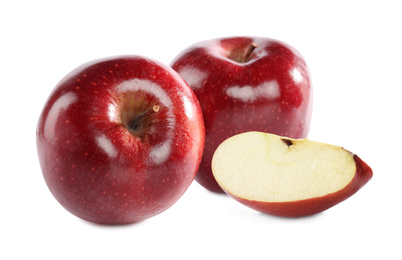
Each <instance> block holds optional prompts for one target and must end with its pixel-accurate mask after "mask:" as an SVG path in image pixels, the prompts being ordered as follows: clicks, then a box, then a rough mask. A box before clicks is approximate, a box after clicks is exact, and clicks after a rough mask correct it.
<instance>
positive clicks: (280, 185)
mask: <svg viewBox="0 0 402 260" xmlns="http://www.w3.org/2000/svg"><path fill="white" fill-rule="evenodd" d="M212 172H213V174H214V177H215V179H216V181H217V182H218V184H219V185H220V186H221V188H222V189H223V190H224V191H225V192H226V193H227V194H228V195H229V196H231V197H233V198H234V199H235V200H237V201H239V202H240V203H243V204H244V205H246V206H248V207H250V208H252V209H255V210H257V211H260V212H263V213H267V214H272V215H278V216H285V217H303V216H308V215H312V214H316V213H319V212H322V211H324V210H326V209H328V208H330V207H332V206H334V205H336V204H338V203H339V202H341V201H343V200H345V199H347V198H348V197H350V196H351V195H353V194H354V193H355V192H357V191H358V190H359V189H360V188H361V187H362V186H363V185H365V184H366V183H367V182H368V181H369V180H370V179H371V177H372V176H373V172H372V170H371V168H370V167H369V166H368V165H367V164H366V163H365V162H363V161H362V160H361V159H360V158H359V157H358V156H357V155H355V154H353V153H351V152H349V151H347V150H345V149H343V148H342V147H339V146H335V145H330V144H324V143H319V142H314V141H310V140H307V139H290V138H287V137H281V136H278V135H273V134H268V133H262V132H247V133H243V134H239V135H235V136H233V137H230V138H228V139H227V140H225V141H224V142H223V143H222V144H220V146H219V147H218V148H217V150H216V151H215V153H214V156H213V159H212Z"/></svg>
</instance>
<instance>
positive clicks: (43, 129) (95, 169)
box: [37, 56, 205, 224]
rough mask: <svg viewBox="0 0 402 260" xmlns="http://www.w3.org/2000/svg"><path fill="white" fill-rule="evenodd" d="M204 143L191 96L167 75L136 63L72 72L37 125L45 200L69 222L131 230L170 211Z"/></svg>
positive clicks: (113, 62) (120, 61)
mask: <svg viewBox="0 0 402 260" xmlns="http://www.w3.org/2000/svg"><path fill="white" fill-rule="evenodd" d="M153 106H159V111H158V112H153V113H151V114H150V115H148V116H146V117H142V119H141V120H139V121H138V123H137V127H136V128H135V130H131V131H130V130H129V128H128V127H127V126H128V125H129V124H128V123H129V122H132V120H133V119H135V118H137V117H138V116H139V115H140V114H141V113H143V112H145V111H153V110H152V108H153ZM149 109H151V110H149ZM131 129H132V128H131ZM204 140H205V130H204V124H203V118H202V112H201V108H200V105H199V102H198V100H197V98H196V96H195V95H194V93H193V92H192V90H191V89H190V88H189V87H188V85H187V84H186V83H185V82H184V81H183V79H182V78H181V77H180V76H179V75H178V74H177V73H176V72H175V71H174V70H173V69H171V68H170V67H168V66H166V65H163V64H161V63H159V62H157V61H154V60H151V59H148V58H145V57H141V56H119V57H111V58H106V59H102V60H96V61H93V62H89V63H86V64H84V65H82V66H80V67H78V68H77V69H75V70H73V71H72V72H71V73H69V74H68V75H67V76H66V77H65V78H63V79H62V80H61V81H60V82H59V83H58V85H57V86H56V87H55V89H54V90H53V92H52V93H51V95H50V97H49V98H48V100H47V102H46V104H45V106H44V108H43V111H42V113H41V115H40V118H39V122H38V125H37V150H38V156H39V161H40V165H41V169H42V172H43V176H44V179H45V181H46V184H47V186H48V187H49V189H50V191H51V193H52V194H53V195H54V197H55V198H56V199H57V201H58V202H59V203H60V204H61V205H62V206H63V207H64V208H66V209H67V210H68V211H69V212H71V213H72V214H74V215H76V216H78V217H79V218H82V219H84V220H87V221H91V222H95V223H100V224H127V223H134V222H138V221H141V220H144V219H147V218H150V217H152V216H155V215H157V214H159V213H161V212H163V211H164V210H166V209H168V208H169V207H170V206H172V205H173V204H174V203H175V202H176V201H177V200H178V199H179V198H180V197H181V196H182V194H183V193H184V192H185V191H186V190H187V188H188V187H189V185H190V184H191V182H192V181H193V179H194V177H195V174H196V172H197V169H198V166H199V163H200V160H201V155H202V151H203V147H204Z"/></svg>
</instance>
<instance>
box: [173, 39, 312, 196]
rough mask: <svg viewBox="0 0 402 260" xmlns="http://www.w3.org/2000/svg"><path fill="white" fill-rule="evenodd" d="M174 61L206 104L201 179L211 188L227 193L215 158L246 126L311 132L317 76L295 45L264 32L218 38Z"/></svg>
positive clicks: (290, 133) (286, 132) (295, 133)
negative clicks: (313, 78)
mask: <svg viewBox="0 0 402 260" xmlns="http://www.w3.org/2000/svg"><path fill="white" fill-rule="evenodd" d="M171 65H172V67H173V69H175V70H176V71H177V72H178V73H179V74H180V75H181V76H182V77H183V79H184V80H185V81H186V82H187V83H188V84H189V85H190V87H191V88H192V89H193V91H194V93H195V94H196V96H197V98H198V100H199V101H200V104H201V108H202V112H203V116H204V121H205V130H206V139H205V151H204V154H203V158H202V160H201V164H200V168H199V171H198V173H197V176H196V180H197V181H198V182H199V183H200V184H201V185H202V186H204V187H205V188H207V189H209V190H211V191H215V192H222V190H221V188H220V187H219V185H218V184H217V183H216V181H215V179H214V177H213V175H212V172H211V159H212V155H213V153H214V152H215V149H216V148H217V147H218V145H219V144H220V143H221V142H222V141H223V140H225V139H226V138H228V137H230V136H233V135H235V134H239V133H242V132H246V131H263V132H269V133H274V134H278V135H281V136H288V137H292V138H305V137H307V134H308V131H309V126H310V120H311V113H312V88H311V80H310V76H309V71H308V68H307V65H306V63H305V61H304V60H303V58H302V56H301V55H300V54H299V53H298V52H297V51H296V50H295V49H294V48H292V47H291V46H289V45H287V44H285V43H283V42H280V41H277V40H273V39H268V38H258V37H233V38H223V39H214V40H210V41H205V42H200V43H197V44H195V45H193V46H190V47H189V48H188V49H186V50H184V51H183V52H182V53H181V54H179V55H178V56H177V57H176V58H175V59H174V61H173V62H172V63H171Z"/></svg>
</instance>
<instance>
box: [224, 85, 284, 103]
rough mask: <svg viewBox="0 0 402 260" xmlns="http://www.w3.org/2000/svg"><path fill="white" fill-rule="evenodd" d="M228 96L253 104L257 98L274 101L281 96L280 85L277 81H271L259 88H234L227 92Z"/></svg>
mask: <svg viewBox="0 0 402 260" xmlns="http://www.w3.org/2000/svg"><path fill="white" fill-rule="evenodd" d="M226 94H227V95H228V96H229V97H231V98H234V99H239V100H241V101H243V102H245V103H247V102H253V101H254V100H256V99H257V98H261V97H262V98H266V99H274V98H277V97H279V96H280V91H279V85H278V82H277V81H276V80H270V81H266V82H264V83H262V84H261V85H259V86H256V87H252V86H243V87H240V86H233V87H229V88H228V89H227V90H226Z"/></svg>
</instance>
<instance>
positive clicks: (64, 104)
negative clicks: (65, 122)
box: [44, 92, 77, 140]
mask: <svg viewBox="0 0 402 260" xmlns="http://www.w3.org/2000/svg"><path fill="white" fill-rule="evenodd" d="M76 100H77V96H76V95H75V94H74V93H72V92H68V93H66V94H64V95H63V96H61V97H59V99H58V100H57V101H56V102H54V104H53V106H52V108H50V110H49V113H48V114H47V117H46V122H45V131H44V134H45V137H46V138H47V139H49V140H52V139H53V138H54V137H55V132H54V131H55V127H56V122H57V116H58V115H59V114H60V111H61V110H65V109H67V108H68V107H69V106H70V105H71V104H73V103H74V102H75V101H76Z"/></svg>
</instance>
